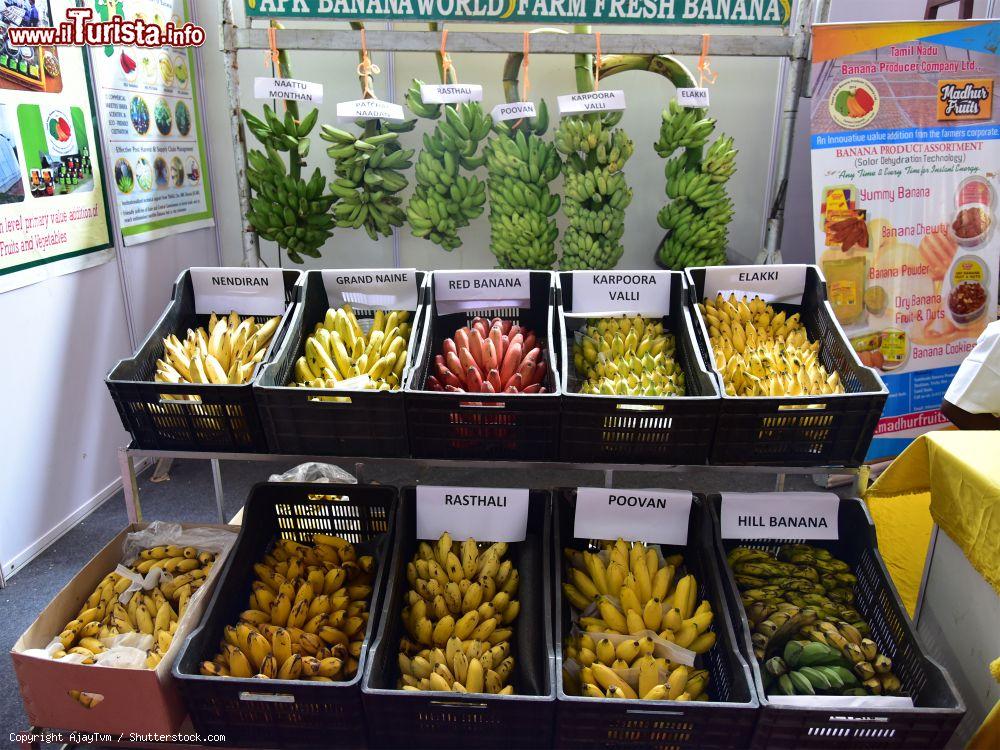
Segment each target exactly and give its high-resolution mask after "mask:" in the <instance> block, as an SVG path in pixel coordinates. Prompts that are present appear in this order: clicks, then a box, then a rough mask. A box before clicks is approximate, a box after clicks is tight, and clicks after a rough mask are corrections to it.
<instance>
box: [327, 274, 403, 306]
mask: <svg viewBox="0 0 1000 750" xmlns="http://www.w3.org/2000/svg"><path fill="white" fill-rule="evenodd" d="M323 286H324V287H326V299H327V301H328V302H329V304H330V307H340V306H341V305H343V304H348V305H351V306H352V307H354V308H359V309H362V310H416V309H417V291H418V290H417V270H416V269H415V268H368V269H364V268H362V269H352V270H332V269H325V270H324V271H323Z"/></svg>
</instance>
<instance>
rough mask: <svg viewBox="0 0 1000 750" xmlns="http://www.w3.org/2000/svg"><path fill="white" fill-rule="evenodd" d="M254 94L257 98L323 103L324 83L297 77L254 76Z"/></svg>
mask: <svg viewBox="0 0 1000 750" xmlns="http://www.w3.org/2000/svg"><path fill="white" fill-rule="evenodd" d="M253 95H254V97H255V98H257V99H289V100H291V101H295V102H309V103H311V104H322V103H323V84H322V83H314V82H313V81H300V80H298V79H296V78H254V79H253Z"/></svg>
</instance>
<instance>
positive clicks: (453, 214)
mask: <svg viewBox="0 0 1000 750" xmlns="http://www.w3.org/2000/svg"><path fill="white" fill-rule="evenodd" d="M421 83H422V82H421V81H418V80H414V81H413V82H412V83H411V84H410V88H409V90H408V91H407V92H406V103H407V106H408V107H409V108H410V110H411V111H412V112H413V113H414V114H416V115H417V116H418V117H424V118H428V119H436V120H438V123H437V125H436V126H435V128H434V132H433V133H430V134H425V135H424V138H423V143H424V148H423V150H422V151H421V152H420V155H419V156H418V157H417V163H416V166H415V168H414V175H415V176H416V189H415V190H414V192H413V195H412V196H411V198H410V202H409V203H408V204H407V206H406V218H407V220H408V222H409V224H410V229H411V231H412V232H413V234H414V236H416V237H421V238H423V239H427V240H429V241H431V242H433V243H435V244H437V245H440V246H441V247H442V248H444V249H445V250H454V249H455V248H457V247H460V246H461V244H462V240H461V238H460V237H459V236H458V230H459V229H461V228H463V227H467V226H468V225H469V223H470V222H471V221H472V220H473V219H475V218H476V217H478V216H479V215H480V214H482V213H483V208H484V205H485V203H486V184H485V183H484V182H481V181H480V180H479V179H478V178H477V177H475V176H469V177H466V176H465V175H463V174H461V171H462V170H466V171H470V172H471V171H474V170H475V169H478V168H479V167H481V166H482V165H483V164H484V163H485V162H486V161H487V160H488V157H485V158H484V155H482V154H479V153H478V152H479V146H480V143H481V142H482V141H483V140H484V139H485V138H486V136H487V135H488V134H489V132H490V130H491V128H492V125H493V120H492V118H490V116H489V114H488V113H486V112H484V111H483V108H482V106H481V105H480V104H479V103H478V102H463V103H461V104H458V105H451V104H445V105H439V104H428V103H426V102H424V101H423V98H422V97H421V95H420V86H421ZM442 111H443V112H444V115H445V116H444V118H443V119H441V113H442Z"/></svg>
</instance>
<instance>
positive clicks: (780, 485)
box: [774, 474, 785, 492]
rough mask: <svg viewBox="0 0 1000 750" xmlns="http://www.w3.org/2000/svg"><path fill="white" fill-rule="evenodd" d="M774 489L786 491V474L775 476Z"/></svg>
mask: <svg viewBox="0 0 1000 750" xmlns="http://www.w3.org/2000/svg"><path fill="white" fill-rule="evenodd" d="M774 491H775V492H784V491H785V475H784V474H777V475H776V476H775V478H774Z"/></svg>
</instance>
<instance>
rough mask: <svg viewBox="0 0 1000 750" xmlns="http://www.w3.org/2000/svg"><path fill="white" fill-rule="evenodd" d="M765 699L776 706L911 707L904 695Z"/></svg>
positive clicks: (846, 718)
mask: <svg viewBox="0 0 1000 750" xmlns="http://www.w3.org/2000/svg"><path fill="white" fill-rule="evenodd" d="M767 700H768V702H770V703H773V704H775V705H776V706H799V707H800V708H872V709H877V710H878V709H881V710H884V709H890V708H913V699H912V698H909V697H907V696H905V695H769V696H767ZM858 718H859V717H856V716H850V715H845V716H831V717H830V720H831V721H852V720H855V721H856V720H857V719H858Z"/></svg>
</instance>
